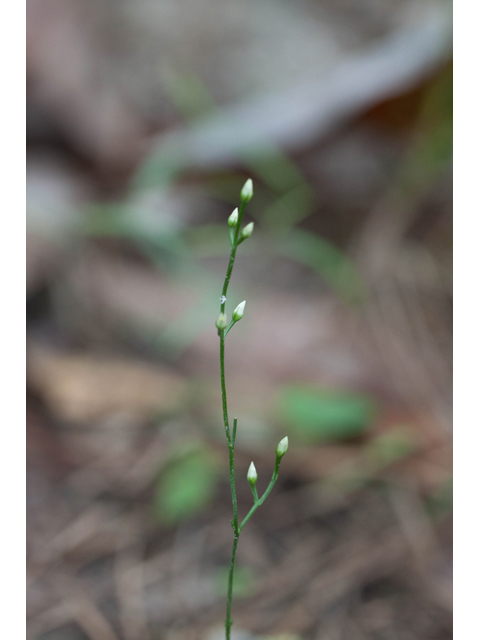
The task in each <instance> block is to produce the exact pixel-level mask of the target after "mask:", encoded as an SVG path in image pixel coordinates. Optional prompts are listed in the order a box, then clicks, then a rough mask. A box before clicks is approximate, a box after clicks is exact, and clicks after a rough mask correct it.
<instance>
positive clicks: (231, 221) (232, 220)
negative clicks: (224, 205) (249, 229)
mask: <svg viewBox="0 0 480 640" xmlns="http://www.w3.org/2000/svg"><path fill="white" fill-rule="evenodd" d="M237 222H238V209H234V210H233V211H232V213H231V214H230V215H229V216H228V226H229V227H236V226H237Z"/></svg>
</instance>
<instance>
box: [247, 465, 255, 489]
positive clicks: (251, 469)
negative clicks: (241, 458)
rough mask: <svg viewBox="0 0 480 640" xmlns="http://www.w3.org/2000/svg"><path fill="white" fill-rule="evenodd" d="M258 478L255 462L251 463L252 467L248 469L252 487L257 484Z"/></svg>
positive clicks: (248, 478) (248, 477)
mask: <svg viewBox="0 0 480 640" xmlns="http://www.w3.org/2000/svg"><path fill="white" fill-rule="evenodd" d="M257 477H258V476H257V470H256V469H255V465H254V464H253V462H251V463H250V466H249V467H248V472H247V480H248V481H249V483H250V484H251V485H252V487H253V485H254V484H255V483H256V482H257Z"/></svg>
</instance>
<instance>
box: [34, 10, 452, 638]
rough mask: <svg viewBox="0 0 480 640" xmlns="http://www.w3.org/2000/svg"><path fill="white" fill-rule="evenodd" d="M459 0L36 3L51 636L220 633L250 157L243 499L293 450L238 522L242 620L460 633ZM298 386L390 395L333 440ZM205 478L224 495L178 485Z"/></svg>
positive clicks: (44, 560) (41, 540) (40, 375)
mask: <svg viewBox="0 0 480 640" xmlns="http://www.w3.org/2000/svg"><path fill="white" fill-rule="evenodd" d="M442 7H443V5H442V6H440V5H438V4H437V3H427V2H418V1H417V2H407V3H405V2H397V1H395V0H391V1H390V2H385V1H384V2H380V0H373V1H367V0H362V1H361V2H358V1H357V2H351V1H350V0H342V1H341V2H340V3H338V2H337V3H331V2H328V0H321V1H320V0H319V1H316V2H314V1H313V0H312V1H306V2H302V3H293V2H286V3H275V2H263V3H258V2H257V3H254V2H250V3H242V2H240V1H239V0H230V1H229V2H225V3H222V5H219V4H218V3H215V2H213V1H212V0H202V2H196V3H194V2H191V1H190V0H183V1H182V2H176V3H175V2H173V1H164V2H158V3H157V2H153V1H151V0H138V2H133V1H132V0H129V1H124V2H110V1H108V0H101V1H100V2H96V3H92V2H88V0H76V1H73V0H61V1H60V0H29V2H28V3H27V14H28V28H27V55H28V64H27V87H28V119H27V141H28V147H27V189H28V191H27V208H28V211H27V214H28V234H27V313H28V335H27V356H28V357H27V442H28V448H27V467H28V472H27V522H28V532H27V541H28V544H27V565H28V580H27V581H28V591H27V613H28V629H29V637H30V638H31V639H32V640H77V639H79V640H80V639H84V638H89V639H91V640H110V639H117V640H121V639H124V640H156V639H157V638H175V640H176V639H178V640H183V639H185V640H190V639H191V640H194V639H196V638H202V639H205V638H206V639H212V640H213V639H214V638H217V637H218V638H219V637H221V633H222V628H221V627H222V624H223V616H224V607H225V602H224V598H225V596H224V591H225V590H224V587H223V584H222V576H223V568H224V567H225V566H226V565H227V563H228V561H229V553H230V545H231V528H230V524H229V522H230V518H231V505H230V499H229V488H228V483H227V477H226V471H227V469H226V447H225V443H224V441H223V434H222V426H221V410H220V396H219V379H218V378H219V375H218V353H217V351H218V339H217V337H216V333H215V329H214V327H213V322H214V319H215V316H216V314H217V312H218V294H219V291H220V288H221V283H222V282H223V277H224V270H225V268H226V261H227V253H228V234H227V231H226V224H225V221H226V217H227V216H228V214H229V213H230V211H231V209H232V208H233V207H234V206H235V205H236V201H237V198H238V193H239V189H240V187H241V185H242V184H243V181H244V180H245V178H246V177H247V176H251V177H252V178H253V180H254V185H255V197H254V199H253V200H252V202H251V204H250V205H249V209H248V212H247V213H248V215H249V216H251V219H253V220H255V232H254V235H253V236H252V238H251V240H249V241H248V243H245V244H243V245H242V247H241V248H240V250H239V258H238V261H237V265H236V267H235V273H234V277H233V279H232V287H231V292H230V295H229V301H228V302H229V303H231V304H232V305H234V304H236V302H235V301H240V300H242V299H244V298H246V299H247V311H246V314H245V318H244V319H243V320H242V323H241V324H240V325H238V326H236V327H235V330H234V331H232V333H231V334H230V335H229V338H228V344H227V385H228V391H229V407H230V411H231V412H232V413H233V414H235V415H238V417H239V438H238V444H237V469H238V487H239V488H238V491H239V507H240V511H241V512H242V513H243V512H246V511H247V510H248V508H249V506H250V501H251V496H250V492H249V488H248V485H247V483H246V482H245V481H244V477H245V474H246V470H247V468H248V465H249V463H250V460H251V459H252V458H253V459H254V460H255V464H256V467H257V469H258V472H259V485H261V486H263V485H264V484H265V483H266V481H267V480H268V478H269V475H270V473H271V464H272V459H271V458H272V454H273V449H274V447H275V445H276V443H277V442H278V440H279V439H280V438H281V437H283V436H284V435H285V433H286V432H287V433H288V435H289V438H290V449H289V451H288V455H287V456H286V457H285V459H284V461H283V462H282V469H281V474H280V480H279V482H278V483H277V485H276V487H275V490H274V492H273V493H272V495H271V496H270V498H269V499H268V501H267V502H266V503H265V505H264V506H263V507H262V508H261V509H260V510H259V511H258V513H257V514H256V516H255V518H254V519H253V520H252V521H251V523H249V526H248V527H246V528H245V531H244V533H243V534H242V538H241V540H240V545H239V555H238V575H237V580H238V587H239V593H238V594H237V596H236V599H235V602H234V616H233V617H234V621H235V625H234V629H235V633H236V636H235V637H236V638H238V639H239V640H240V638H241V637H245V638H254V637H259V636H264V637H283V638H305V639H310V638H312V639H313V638H315V639H318V640H336V639H338V640H341V639H343V638H345V639H348V640H356V639H358V640H362V639H365V638H372V639H375V640H376V639H378V640H383V639H385V640H397V639H398V640H407V639H408V640H410V639H412V640H430V639H432V640H437V639H438V640H443V639H447V638H450V637H451V635H452V628H451V498H450V486H451V411H452V408H451V369H452V367H451V302H452V294H451V273H452V271H451V240H452V231H451V223H452V220H451V61H450V44H449V16H448V11H447V13H445V12H444V10H443V9H442ZM231 308H232V309H233V306H232V307H231ZM298 384H302V385H303V387H304V388H308V389H317V390H319V391H318V392H319V394H320V393H321V390H323V389H330V390H332V389H333V390H336V391H337V392H339V393H344V394H346V396H345V397H346V398H347V400H346V402H347V401H348V398H350V397H351V394H360V395H361V397H362V398H367V399H369V401H371V402H373V403H375V406H376V407H377V409H376V411H375V414H374V417H372V419H371V420H370V421H369V423H368V424H366V425H363V427H362V429H360V430H359V431H358V432H356V433H354V434H352V436H351V437H343V436H341V435H340V434H339V435H338V436H335V434H334V435H333V436H332V435H331V434H330V437H329V438H325V437H321V434H317V435H313V436H312V434H310V435H309V436H308V437H309V440H308V442H307V441H306V440H305V439H302V437H303V438H305V437H306V436H305V434H304V433H303V431H302V429H304V425H302V424H301V421H300V424H297V425H296V426H295V425H294V427H295V429H297V431H295V430H294V427H292V431H289V425H288V421H287V420H286V417H285V416H284V415H283V414H282V412H281V410H279V406H283V405H281V402H280V401H281V400H282V401H284V402H286V400H285V398H286V397H287V390H288V389H291V388H292V385H298ZM349 394H350V395H349ZM337 426H338V425H337ZM339 426H340V427H342V426H343V425H341V424H340V425H339ZM302 434H303V436H302ZM297 436H298V437H297ZM192 460H193V461H194V463H193V466H192ZM182 465H183V466H182ZM189 465H190V466H189ZM192 469H193V471H192ZM183 470H185V473H186V474H187V475H188V473H190V472H191V473H192V474H197V475H193V476H192V478H193V479H192V483H193V484H195V483H196V482H197V481H198V486H201V487H203V490H204V494H202V495H201V496H200V494H199V497H198V501H199V502H198V505H199V508H198V509H196V508H195V504H194V505H192V504H191V503H189V502H188V499H189V498H188V496H187V497H186V498H185V500H186V502H185V506H184V507H182V509H183V510H182V509H180V511H179V510H178V509H177V507H178V505H176V504H175V503H174V504H173V505H172V504H170V503H169V497H168V491H169V489H168V487H169V485H168V482H169V481H171V479H172V478H177V481H179V480H178V478H179V476H180V479H181V476H182V473H183ZM198 474H200V475H198ZM187 479H188V478H187ZM245 485H247V486H245ZM166 494H167V495H166ZM179 495H180V494H179ZM178 508H179V507H178Z"/></svg>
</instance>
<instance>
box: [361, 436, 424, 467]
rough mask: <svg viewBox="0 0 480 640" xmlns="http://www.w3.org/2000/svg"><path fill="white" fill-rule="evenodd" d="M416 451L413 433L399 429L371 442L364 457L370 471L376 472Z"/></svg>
mask: <svg viewBox="0 0 480 640" xmlns="http://www.w3.org/2000/svg"><path fill="white" fill-rule="evenodd" d="M414 450H415V441H414V438H413V436H412V433H411V432H410V431H408V430H407V429H406V428H402V427H397V428H395V429H392V430H391V431H389V432H388V433H384V434H382V435H381V436H378V437H377V438H375V439H374V440H372V441H371V442H369V443H368V445H367V447H366V448H365V451H364V455H365V460H366V464H367V467H368V469H369V471H370V472H374V471H379V470H380V469H383V468H385V467H388V466H390V465H391V464H393V463H394V462H396V461H397V460H401V459H402V458H405V457H406V456H408V455H410V454H411V453H412V452H413V451H414Z"/></svg>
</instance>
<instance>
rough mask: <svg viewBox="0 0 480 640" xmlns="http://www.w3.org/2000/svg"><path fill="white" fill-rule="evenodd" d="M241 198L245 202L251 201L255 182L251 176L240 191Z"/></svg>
mask: <svg viewBox="0 0 480 640" xmlns="http://www.w3.org/2000/svg"><path fill="white" fill-rule="evenodd" d="M240 198H241V199H242V201H243V202H250V200H251V199H252V198H253V182H252V181H251V179H250V178H249V179H248V180H247V181H246V182H245V184H244V185H243V187H242V190H241V191H240Z"/></svg>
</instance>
